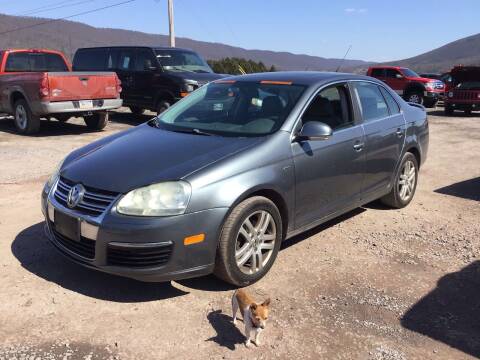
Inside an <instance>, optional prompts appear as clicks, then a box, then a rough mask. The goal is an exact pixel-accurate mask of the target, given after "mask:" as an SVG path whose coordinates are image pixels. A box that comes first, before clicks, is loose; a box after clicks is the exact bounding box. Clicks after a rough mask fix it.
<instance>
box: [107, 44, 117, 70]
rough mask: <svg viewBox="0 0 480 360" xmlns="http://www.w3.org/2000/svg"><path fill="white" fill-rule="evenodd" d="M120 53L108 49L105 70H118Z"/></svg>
mask: <svg viewBox="0 0 480 360" xmlns="http://www.w3.org/2000/svg"><path fill="white" fill-rule="evenodd" d="M119 53H120V51H119V50H117V49H110V50H109V52H108V56H107V70H112V71H113V70H115V69H118V56H119V55H120V54H119Z"/></svg>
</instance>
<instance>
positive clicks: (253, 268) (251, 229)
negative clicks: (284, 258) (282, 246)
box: [235, 210, 277, 275]
mask: <svg viewBox="0 0 480 360" xmlns="http://www.w3.org/2000/svg"><path fill="white" fill-rule="evenodd" d="M276 238H277V229H276V225H275V221H274V219H273V217H272V215H270V213H269V212H267V211H265V210H261V211H256V212H254V213H253V214H251V215H250V216H248V217H247V218H246V219H245V221H244V222H243V223H242V225H241V226H240V230H239V231H238V234H237V238H236V242H235V260H236V263H237V266H238V268H239V269H240V271H241V272H243V273H244V274H248V275H252V274H255V273H257V272H259V271H261V270H262V269H263V268H264V267H265V266H266V265H267V264H268V262H269V261H270V259H271V257H272V254H273V251H274V248H275V241H276Z"/></svg>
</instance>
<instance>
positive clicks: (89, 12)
mask: <svg viewBox="0 0 480 360" xmlns="http://www.w3.org/2000/svg"><path fill="white" fill-rule="evenodd" d="M134 1H136V0H126V1H121V2H118V3H115V4H111V5H107V6H103V7H100V8H96V9H92V10H87V11H83V12H80V13H76V14H73V15H69V16H64V17H61V18H58V19H50V20H46V21H42V22H39V23H36V24H32V25H28V26H22V27H18V28H15V29H10V30H6V31H2V32H0V35H4V34H9V33H12V32H15V31H20V30H25V29H31V28H33V27H37V26H40V25H45V24H50V23H53V22H57V21H61V20H67V19H71V18H73V17H76V16H81V15H86V14H91V13H94V12H97V11H101V10H106V9H110V8H113V7H116V6H120V5H124V4H128V3H132V2H134Z"/></svg>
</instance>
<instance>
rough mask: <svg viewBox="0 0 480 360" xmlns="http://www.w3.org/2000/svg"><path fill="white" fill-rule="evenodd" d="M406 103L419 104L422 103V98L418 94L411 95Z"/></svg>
mask: <svg viewBox="0 0 480 360" xmlns="http://www.w3.org/2000/svg"><path fill="white" fill-rule="evenodd" d="M408 101H409V102H412V103H415V104H421V103H422V98H421V97H420V95H418V94H412V95H410V96H409V97H408Z"/></svg>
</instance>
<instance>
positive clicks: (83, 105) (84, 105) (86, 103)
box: [78, 100, 93, 109]
mask: <svg viewBox="0 0 480 360" xmlns="http://www.w3.org/2000/svg"><path fill="white" fill-rule="evenodd" d="M78 106H79V107H80V109H93V100H80V101H79V102H78Z"/></svg>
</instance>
